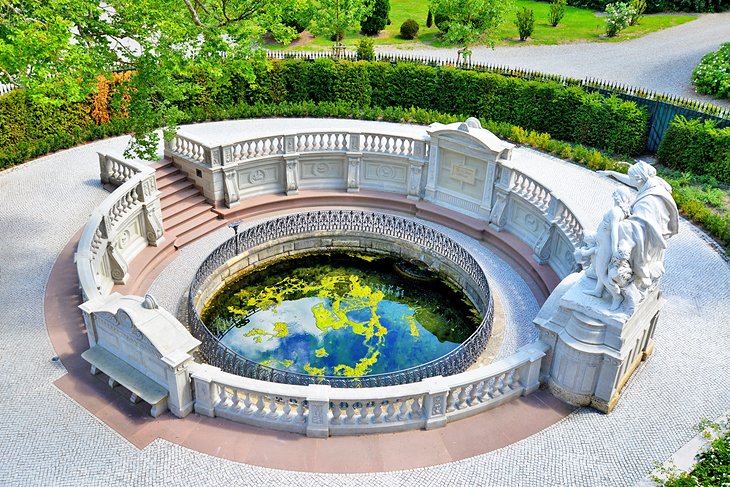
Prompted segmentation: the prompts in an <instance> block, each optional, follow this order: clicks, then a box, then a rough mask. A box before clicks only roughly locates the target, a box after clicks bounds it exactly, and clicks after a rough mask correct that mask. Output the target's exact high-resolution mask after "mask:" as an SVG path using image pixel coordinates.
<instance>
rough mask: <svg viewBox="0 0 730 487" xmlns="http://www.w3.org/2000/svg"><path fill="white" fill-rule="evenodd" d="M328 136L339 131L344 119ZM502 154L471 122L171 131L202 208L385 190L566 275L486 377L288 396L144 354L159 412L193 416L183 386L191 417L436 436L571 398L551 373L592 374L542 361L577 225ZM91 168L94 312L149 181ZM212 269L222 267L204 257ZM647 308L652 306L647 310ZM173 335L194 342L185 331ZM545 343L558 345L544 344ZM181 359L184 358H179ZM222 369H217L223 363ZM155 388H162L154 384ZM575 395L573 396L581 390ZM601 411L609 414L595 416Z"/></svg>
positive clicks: (144, 174) (130, 238)
mask: <svg viewBox="0 0 730 487" xmlns="http://www.w3.org/2000/svg"><path fill="white" fill-rule="evenodd" d="M342 126H343V128H344V127H347V125H346V123H345V122H343V123H342ZM512 148H513V146H512V145H511V144H508V143H506V142H503V141H501V140H499V139H498V138H496V137H495V136H494V135H493V134H491V133H490V132H488V131H486V130H483V129H482V128H481V127H480V126H479V125H478V121H474V120H472V119H470V120H467V121H466V122H464V123H461V124H450V125H439V124H434V125H432V126H430V127H429V128H428V129H427V130H426V133H425V134H424V135H423V136H422V137H418V136H410V137H405V136H401V135H398V134H389V133H375V132H372V131H348V130H344V129H343V130H322V131H300V132H296V133H280V134H275V133H274V134H270V135H265V136H261V135H260V134H259V135H258V136H256V137H251V138H248V139H243V140H239V141H237V142H234V143H230V144H226V145H218V146H215V145H213V146H211V145H206V144H205V143H203V142H200V141H197V140H195V139H194V138H191V137H188V136H185V135H183V134H180V135H178V136H177V137H176V138H174V139H173V140H172V141H170V142H169V143H168V144H167V145H166V149H165V152H166V154H167V155H168V156H169V157H171V158H172V159H173V162H174V163H175V164H176V165H177V166H178V167H180V168H181V169H182V170H183V171H185V172H186V173H187V175H188V176H189V177H190V178H191V179H192V180H193V181H194V182H195V183H196V184H197V185H198V186H199V187H201V188H203V191H204V193H205V195H206V197H208V199H209V200H211V201H213V202H218V203H224V204H225V205H227V206H229V207H232V206H236V205H237V204H239V202H240V201H241V199H243V198H249V197H255V196H260V195H266V194H280V195H281V194H283V193H286V194H296V193H297V192H298V191H299V190H300V189H302V190H305V189H309V190H312V189H340V190H346V191H348V192H357V191H360V190H361V189H371V190H377V191H385V192H391V193H394V194H396V195H399V196H401V197H403V198H407V199H409V200H411V201H415V203H414V204H415V205H417V207H418V202H420V201H425V202H428V203H430V204H433V205H437V206H441V207H444V208H448V209H451V210H454V211H456V212H458V213H461V214H463V215H465V216H468V217H471V218H474V219H476V220H475V221H479V220H481V221H482V222H484V224H488V225H489V226H490V227H491V228H493V229H495V230H496V231H506V232H508V233H511V234H512V235H514V236H515V237H516V238H518V239H520V240H522V241H523V242H525V243H526V244H527V245H529V246H530V247H531V248H532V249H533V258H534V259H535V260H536V261H537V262H538V263H540V264H545V265H549V266H550V267H551V268H552V269H553V270H554V271H555V273H556V274H557V275H558V276H559V277H561V278H566V279H565V280H564V283H563V284H561V289H560V290H559V291H556V293H554V294H555V296H551V297H550V298H549V299H548V302H547V303H546V305H545V306H544V307H543V310H541V314H540V315H538V317H536V319H535V322H536V323H537V324H538V326H540V327H541V330H542V337H541V340H540V341H538V342H536V343H534V344H531V345H529V346H527V347H523V348H522V349H520V350H519V351H518V352H517V353H515V354H514V355H512V356H511V357H508V358H506V359H504V360H500V361H498V362H495V363H493V364H491V365H489V366H487V367H482V368H479V369H475V370H471V371H467V372H462V373H457V374H455V375H449V376H442V375H435V376H431V377H428V378H425V379H423V380H421V381H419V382H412V383H404V384H401V385H389V384H386V385H384V386H383V387H372V388H362V389H358V388H354V389H342V388H337V387H332V386H330V385H325V384H322V383H316V381H312V382H314V383H309V385H293V384H291V383H286V382H287V381H284V383H275V382H268V381H260V380H258V379H257V378H249V377H243V376H241V375H232V374H229V373H227V372H224V371H223V370H221V369H220V368H218V367H216V366H213V365H210V364H199V363H196V362H195V361H194V360H193V359H192V358H188V357H190V355H185V354H177V355H179V357H177V358H176V359H175V360H173V361H170V360H168V361H169V362H170V363H169V364H168V363H167V362H165V361H164V359H163V358H159V357H158V358H157V359H156V360H163V363H164V364H166V365H165V366H167V367H168V368H169V367H172V368H171V369H170V370H171V371H172V372H169V373H168V376H167V379H166V381H167V384H168V386H167V388H168V391H169V394H170V398H171V399H170V400H171V404H173V405H175V406H174V407H171V409H172V410H173V412H174V413H175V414H177V415H179V416H184V415H186V414H187V413H188V412H189V410H190V409H191V408H192V407H193V406H192V402H190V404H189V405H188V402H186V401H188V399H187V398H192V397H193V394H192V391H191V388H192V389H194V391H195V394H194V397H195V400H194V408H195V410H196V411H197V412H199V413H200V414H205V415H209V416H219V417H225V418H228V419H231V420H234V421H239V422H242V423H248V424H253V425H257V426H262V427H268V428H273V429H278V430H282V431H292V432H299V433H304V434H307V435H310V436H318V437H323V436H329V435H345V434H362V433H371V432H381V431H401V430H406V429H418V428H435V427H439V426H443V425H445V424H447V423H448V422H449V421H452V420H456V419H459V418H462V417H465V416H469V415H472V414H475V413H477V412H479V411H482V410H484V409H489V408H492V407H496V406H497V405H499V404H502V403H504V402H506V401H509V400H510V399H512V398H514V397H517V396H519V395H524V394H529V393H530V392H532V391H534V390H535V389H536V388H537V387H538V386H539V384H540V381H541V380H542V381H543V382H549V384H550V385H551V387H552V390H555V391H558V393H559V394H562V395H561V396H560V397H564V398H565V399H566V400H568V401H571V400H572V398H573V396H574V395H575V394H574V393H573V391H574V390H577V389H576V388H577V387H578V386H580V387H583V386H584V385H585V384H583V382H581V384H578V386H576V385H575V384H573V383H568V382H566V380H567V379H566V380H563V379H565V377H564V376H565V374H562V375H560V374H558V375H556V370H557V369H556V367H557V368H560V370H563V369H564V368H565V367H569V368H571V370H573V371H574V372H575V374H578V375H579V376H580V377H584V376H586V377H587V375H586V374H589V373H591V371H592V370H593V369H591V367H594V365H595V364H594V363H593V362H590V363H589V361H585V360H583V361H577V362H575V361H574V362H575V363H573V362H570V363H568V362H569V361H566V360H568V359H569V358H570V356H569V354H567V353H564V351H563V352H560V350H558V352H560V353H561V355H560V356H559V357H558V359H556V358H555V353H556V348H557V347H558V346H563V345H562V344H563V343H564V342H565V343H567V342H566V341H565V340H566V339H564V338H565V337H563V336H562V335H561V334H560V333H559V332H560V330H557V329H556V330H552V329H550V328H549V326H548V325H549V323H548V316H549V314H550V313H552V312H553V311H554V310H556V309H557V308H558V303H562V302H563V301H565V299H564V297H563V295H564V294H565V286H566V285H567V284H565V283H567V282H568V281H570V279H572V278H573V276H574V274H572V273H573V271H574V268H575V261H574V258H573V251H574V249H575V247H576V246H577V245H579V244H580V243H581V241H582V239H583V227H582V225H581V223H580V221H579V220H578V219H577V218H576V216H575V215H574V214H573V213H572V211H571V210H570V208H568V206H567V205H566V204H565V203H564V201H563V200H562V199H561V198H560V196H559V195H558V194H556V193H555V192H554V191H552V190H551V189H550V188H548V187H546V186H544V185H543V184H541V183H540V182H539V181H537V180H535V179H534V178H531V177H530V176H528V175H527V174H525V173H524V172H522V171H520V170H519V169H518V168H517V167H516V166H515V165H514V164H513V163H512V161H511V152H512ZM100 166H101V169H102V181H104V183H105V184H108V185H111V186H117V188H116V189H115V190H114V192H113V193H112V194H111V195H110V196H109V197H108V198H107V199H106V200H105V201H104V202H103V203H102V204H101V205H100V206H99V208H97V209H96V210H95V212H94V213H93V214H92V216H91V218H90V220H89V222H88V224H87V225H86V227H85V228H84V231H83V233H82V236H81V239H80V242H79V247H78V249H79V250H78V252H77V255H76V262H77V268H78V273H79V280H80V283H81V287H82V291H83V294H84V297H85V298H86V299H89V300H92V301H94V303H93V304H94V307H93V309H97V310H102V309H105V308H103V306H107V304H108V303H107V302H106V301H107V300H108V299H111V298H110V297H109V296H108V295H109V293H110V290H111V286H112V285H113V284H114V283H119V282H124V280H125V279H126V269H127V266H126V263H127V262H129V261H130V260H131V259H133V258H134V256H135V255H136V254H137V253H138V252H139V251H140V250H141V249H142V248H144V246H146V245H155V244H156V243H158V242H159V241H160V239H161V238H162V225H161V215H160V212H159V192H158V191H157V189H156V187H155V182H154V173H153V172H152V171H151V170H150V169H148V168H146V167H144V166H139V165H137V164H135V163H128V162H125V161H123V160H121V159H119V158H114V157H112V156H100ZM429 211H433V210H429ZM301 215H302V214H300V216H298V218H300V219H302V218H303V219H304V220H302V222H300V223H302V224H301V225H299V226H301V227H302V230H303V231H306V230H307V228H308V227H307V225H310V226H311V222H309V223H308V220H306V218H307V217H305V216H301ZM271 225H273V223H271V222H269V226H271ZM271 232H273V227H272V228H269V227H266V224H264V227H263V228H262V230H261V232H259V233H257V234H256V235H252V236H251V237H252V238H254V239H256V238H258V239H260V240H262V241H267V239H269V238H270V237H271V236H273V234H271V235H269V234H270V233H271ZM404 232H405V233H409V231H406V230H404ZM405 233H404V235H405ZM400 237H403V235H400ZM239 238H243V236H242V235H241V236H239ZM231 241H233V239H232V240H231ZM257 242H258V240H257ZM219 253H220V255H219V256H218V257H220V259H222V260H223V261H226V260H227V259H228V258H229V257H230V256H228V255H227V254H228V251H227V250H226V251H225V252H224V251H222V250H221V251H220V252H219ZM224 254H225V255H224ZM211 258H213V260H216V257H215V256H213V255H212V256H211ZM215 264H216V267H217V266H218V265H220V264H222V262H218V261H217V260H216V262H215ZM566 276H568V277H566ZM201 279H204V278H203V277H202V276H199V277H197V278H196V281H195V282H194V283H193V285H194V286H199V285H200V284H201V282H202V281H201ZM96 298H98V299H96ZM115 299H118V298H115ZM139 299H141V298H139ZM654 301H656V303H657V306H655V308H657V307H658V306H659V305H660V304H661V303H660V300H658V299H657V300H654ZM655 311H656V310H655V309H654V308H652V309H648V307H647V310H645V312H643V314H641V315H637V316H636V317H635V318H636V319H635V320H634V321H636V322H637V324H633V322H630V323H629V326H625V327H623V328H621V329H618V328H616V330H613V329H612V331H611V335H610V337H609V338H611V340H613V341H615V342H616V343H615V344H614V343H613V342H612V346H613V347H614V348H617V347H618V348H620V349H621V351H620V353H615V354H613V355H611V357H609V359H608V360H609V362H610V364H609V365H610V367H608V368H610V369H611V370H609V372H611V371H614V369H615V371H617V372H616V374H613V375H611V374H608V373H606V374H603V375H601V376H600V377H599V378H598V383H599V385H600V386H601V387H603V385H605V384H608V382H610V380H609V379H610V377H609V375H610V376H611V377H613V376H618V377H620V378H621V377H623V378H622V379H620V380H621V381H624V380H625V379H626V378H627V377H628V376H629V375H630V372H631V370H633V368H635V367H636V365H637V364H638V361H639V360H640V359H641V357H643V356H645V355H646V354H645V353H644V352H643V351H644V349H646V348H648V347H649V346H648V345H646V344H645V342H646V343H648V342H649V340H650V335H651V333H648V334H647V332H646V330H645V328H646V327H645V326H643V323H644V322H650V324H651V329H653V327H654V325H655V323H656V312H655ZM92 313H94V311H93V310H92V307H89V308H88V310H87V312H86V314H87V315H88V316H85V318H86V320H87V327H88V326H90V325H89V323H92V324H94V323H96V322H95V321H94V317H93V316H92ZM160 313H162V311H160ZM651 313H654V314H651ZM650 314H651V316H650ZM644 315H646V316H644ZM639 322H641V323H639ZM134 326H136V325H134ZM642 333H643V334H642ZM184 334H186V339H187V338H190V339H192V340H194V338H193V337H192V336H190V335H189V333H188V332H187V331H185V333H184ZM563 335H564V334H563ZM90 336H91V335H90ZM94 336H95V335H94ZM607 336H608V335H607ZM647 336H648V337H649V338H646V337H647ZM642 337H643V338H642ZM181 338H182V337H181ZM558 338H561V339H562V340H563V341H562V342H560V343H558V341H559V340H558ZM190 343H192V344H194V343H196V342H194V341H190ZM634 343H636V346H634ZM212 345H213V341H210V343H208V342H204V343H202V344H201V345H200V348H199V353H200V354H201V355H202V356H206V355H212V353H213V352H212ZM629 345H630V346H631V347H629ZM618 348H617V349H618ZM624 348H626V350H624ZM629 348H631V350H630V351H627V350H629ZM187 352H189V353H190V354H192V350H188V351H187ZM187 352H186V353H187ZM624 352H626V353H624ZM640 352H641V353H640ZM601 353H603V352H601ZM231 355H232V354H231ZM594 355H595V354H594ZM604 355H606V354H605V353H604ZM609 355H610V354H609ZM614 355H615V356H614ZM566 357H567V358H566ZM183 358H184V360H183ZM178 359H180V360H178ZM222 360H223V362H225V361H226V360H228V358H227V355H226V356H225V357H223V358H222ZM153 362H154V360H153ZM170 364H174V366H173V365H170ZM561 364H562V365H561ZM565 364H567V365H565ZM218 365H221V363H219V364H218ZM586 367H587V368H586ZM604 368H606V367H604ZM608 368H606V370H608ZM541 369H542V371H541ZM574 369H575V370H574ZM165 370H167V369H165ZM593 373H594V375H595V371H593ZM541 374H542V375H541ZM575 374H573V375H575ZM573 375H571V377H573ZM578 375H576V377H577V376H578ZM604 375H605V377H604ZM591 377H592V376H591ZM315 379H316V378H315ZM157 382H158V384H162V383H163V382H164V381H162V380H161V379H160V378H158V381H157ZM584 382H585V381H584ZM604 383H605V384H604ZM589 385H590V384H589ZM594 385H595V384H594ZM613 385H614V386H616V381H614V383H613ZM619 386H620V384H619ZM606 387H608V386H606ZM614 388H615V387H614ZM578 392H579V393H581V394H582V393H583V391H582V389H581V390H579V391H578ZM586 394H588V393H586ZM584 395H585V394H584ZM601 397H603V396H601ZM175 398H177V399H175ZM612 401H614V399H612ZM611 404H615V402H611ZM598 406H601V404H599V405H598ZM599 408H600V407H599ZM606 409H610V404H609V407H607V408H603V409H602V410H606Z"/></svg>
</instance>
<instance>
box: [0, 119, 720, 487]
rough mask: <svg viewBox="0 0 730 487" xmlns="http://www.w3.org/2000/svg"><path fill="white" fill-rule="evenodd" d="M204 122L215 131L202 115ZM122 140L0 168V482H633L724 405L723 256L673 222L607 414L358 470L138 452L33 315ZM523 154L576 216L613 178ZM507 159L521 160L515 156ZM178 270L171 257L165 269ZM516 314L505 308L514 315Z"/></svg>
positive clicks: (583, 413)
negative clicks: (437, 458) (656, 299)
mask: <svg viewBox="0 0 730 487" xmlns="http://www.w3.org/2000/svg"><path fill="white" fill-rule="evenodd" d="M289 123H292V122H291V121H287V122H286V123H282V125H287V126H288V124H289ZM208 128H209V129H215V128H214V127H213V124H211V126H208ZM124 143H125V140H124V138H116V139H110V140H106V141H101V142H96V143H94V144H90V145H87V146H83V147H79V148H74V149H71V150H68V151H63V152H59V153H56V154H53V155H51V156H47V157H44V158H41V159H39V160H37V161H34V162H32V163H29V164H25V165H23V166H20V167H18V168H16V169H13V170H9V171H4V172H2V173H0V222H2V225H0V242H2V245H0V333H2V337H3V339H2V340H1V341H0V384H1V386H0V390H1V391H2V394H0V407H1V408H2V412H3V414H2V415H0V483H2V484H3V485H13V486H15V485H19V486H21V485H22V486H27V485H44V486H45V485H73V486H77V485H103V486H112V485H114V486H116V485H135V486H136V485H139V486H147V485H185V486H193V485H226V484H232V485H265V484H268V485H273V484H276V485H281V484H284V485H323V484H327V485H333V486H334V485H353V486H355V485H358V486H359V485H388V486H390V485H406V484H409V485H497V486H512V485H525V486H527V485H535V486H543V485H580V486H583V485H585V486H600V485H605V486H620V485H633V484H634V483H636V482H637V481H639V480H640V479H642V478H643V477H644V476H645V475H646V474H647V473H648V472H649V471H650V470H651V469H652V466H653V462H654V461H656V460H660V461H663V460H665V459H666V458H668V457H669V456H670V455H671V454H672V453H673V452H674V451H676V450H677V449H678V448H679V447H681V446H682V445H683V444H684V443H685V442H686V441H688V440H689V439H690V438H692V437H693V436H694V434H695V433H694V430H693V426H694V425H695V424H696V423H697V421H698V420H699V419H700V418H702V417H706V418H715V417H718V416H719V415H720V414H721V413H723V412H724V411H727V410H730V395H728V390H730V374H728V373H727V362H728V359H729V358H730V356H729V355H730V353H729V352H728V344H729V343H730V319H729V318H728V313H727V310H728V308H729V307H730V306H729V305H730V284H729V283H730V266H728V264H727V263H726V262H725V261H724V259H723V258H722V257H721V256H719V255H718V254H717V253H716V251H715V250H713V249H712V248H711V247H710V246H709V245H708V244H707V243H706V242H705V240H703V238H701V237H700V236H698V234H697V233H696V232H695V231H693V230H692V229H691V227H690V225H688V224H687V223H686V222H682V224H681V228H680V234H679V235H677V236H676V237H674V238H673V239H672V240H671V241H670V244H669V249H668V251H667V254H666V267H667V273H666V276H665V278H664V280H663V282H662V287H663V289H664V295H665V297H666V299H667V303H666V306H665V308H664V310H663V312H662V317H661V320H660V323H659V326H658V328H657V331H656V343H657V346H656V351H655V353H654V355H653V357H652V358H651V360H649V361H648V362H646V363H645V364H644V365H642V366H641V367H640V368H639V370H638V372H637V373H636V375H635V376H634V377H633V378H632V380H631V381H630V382H629V385H628V386H627V388H626V390H625V392H624V394H623V397H622V399H621V401H620V402H619V404H618V407H617V408H616V410H615V411H614V412H613V413H611V414H610V415H602V414H600V413H597V412H594V411H592V410H589V409H579V410H577V411H576V412H575V413H573V414H571V415H570V416H568V417H567V418H566V419H564V420H563V421H561V422H559V423H557V424H555V425H553V426H551V427H550V428H548V429H546V430H544V431H542V432H540V433H538V434H536V435H534V436H532V437H530V438H528V439H526V440H523V441H521V442H519V443H516V444H513V445H511V446H509V447H506V448H503V449H501V450H498V451H495V452H491V453H487V454H484V455H479V456H477V457H473V458H470V459H467V460H462V461H459V462H454V463H449V464H445V465H439V466H434V467H429V468H422V469H415V470H407V471H397V472H385V473H379V474H367V475H364V474H357V475H334V474H310V473H300V472H289V471H281V470H272V469H267V468H262V467H254V466H249V465H242V464H238V463H234V462H230V461H226V460H221V459H218V458H214V457H210V456H207V455H203V454H199V453H196V452H194V451H191V450H188V449H185V448H182V447H179V446H177V445H174V444H171V443H169V442H167V441H164V440H157V441H155V442H153V443H152V444H150V445H149V446H148V447H146V448H145V449H143V450H137V449H136V448H135V447H133V446H132V445H130V444H129V443H128V442H126V441H125V440H124V439H122V438H120V437H119V436H118V435H117V434H116V433H114V432H113V431H111V430H110V429H108V428H107V427H106V426H104V425H103V424H102V423H101V422H100V421H99V420H97V419H96V418H95V417H94V416H92V415H91V414H89V413H88V412H87V411H86V410H85V409H83V408H81V407H79V406H78V405H77V404H76V403H74V402H73V401H71V400H70V399H69V398H67V397H66V396H65V395H64V394H62V393H61V392H59V391H58V390H57V389H56V388H55V387H54V386H53V385H52V382H53V381H54V380H55V379H56V378H58V377H60V376H61V375H62V374H64V369H63V367H62V365H58V364H55V363H53V362H51V357H52V356H53V355H54V351H53V349H52V347H51V346H50V342H49V340H48V336H47V333H46V329H45V323H44V316H43V294H44V289H45V285H46V282H47V280H48V276H49V273H50V270H51V267H52V265H53V262H54V261H55V259H56V257H57V255H58V253H59V252H60V251H61V249H62V248H63V247H64V246H65V244H66V243H67V242H68V241H69V240H70V239H71V237H72V236H73V235H74V234H75V233H76V232H77V230H78V229H79V228H80V227H81V226H82V225H83V224H84V223H85V222H86V220H87V218H88V216H89V214H90V213H91V211H92V209H93V208H94V207H95V206H97V205H98V204H99V203H100V202H101V201H102V200H103V199H104V197H105V196H106V195H107V193H106V192H104V191H103V190H102V189H101V188H100V184H99V180H98V163H97V158H96V154H95V152H96V151H105V150H116V151H120V150H121V149H122V148H123V145H124ZM520 152H522V149H520ZM527 153H529V154H531V155H534V156H535V157H533V158H527V157H525V158H524V159H525V160H524V165H525V167H524V168H523V167H521V169H523V170H525V171H526V172H527V171H534V174H541V175H542V176H541V177H543V176H544V180H545V181H546V182H547V181H550V183H549V184H548V185H549V186H551V188H552V189H554V190H555V191H557V192H559V193H560V195H561V198H564V199H565V200H566V201H567V202H568V204H569V206H570V207H571V208H573V209H574V210H575V211H576V213H577V214H579V216H580V217H581V218H583V216H584V215H589V214H594V212H595V214H597V215H599V216H598V217H596V218H595V221H597V219H598V218H599V217H600V215H601V214H602V213H603V212H604V211H605V209H606V208H607V207H608V205H609V204H610V203H609V197H608V193H607V191H610V187H611V186H612V185H613V184H612V183H610V182H608V181H607V180H605V179H603V178H600V177H599V176H597V175H595V174H593V173H591V172H590V171H587V170H585V169H582V168H579V167H576V166H572V165H568V164H564V163H560V162H558V161H556V160H555V159H554V158H550V157H542V156H538V155H536V153H533V152H532V151H525V154H527ZM528 159H530V160H528ZM516 160H519V161H522V155H520V157H516ZM521 164H522V162H521ZM553 182H554V183H555V186H552V184H553ZM584 212H585V213H584ZM219 235H220V237H219ZM215 237H216V238H225V234H224V233H223V232H221V233H220V234H216V235H215ZM211 238H213V237H211ZM201 242H202V241H201ZM201 245H202V244H201ZM197 251H198V252H201V254H200V255H198V256H193V255H192V254H193V252H195V250H194V247H190V249H186V250H185V251H183V253H182V255H181V256H180V257H179V259H192V260H195V259H199V258H200V256H202V255H204V252H202V251H201V250H197ZM188 254H190V255H188ZM175 267H176V266H175V265H174V263H173V265H172V266H171V267H170V269H169V270H168V271H167V272H174V269H175ZM495 272H496V273H497V275H499V273H500V272H501V271H499V270H497V271H495ZM517 291H518V289H517V290H515V292H517ZM505 292H508V291H505ZM164 299H165V300H169V299H174V295H170V296H165V297H164ZM165 302H167V301H165ZM524 318H525V317H524V316H514V317H513V319H514V320H515V322H524ZM517 336H519V334H518V335H517ZM352 453H353V455H357V454H358V452H357V451H353V452H352Z"/></svg>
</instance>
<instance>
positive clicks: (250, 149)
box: [246, 141, 256, 159]
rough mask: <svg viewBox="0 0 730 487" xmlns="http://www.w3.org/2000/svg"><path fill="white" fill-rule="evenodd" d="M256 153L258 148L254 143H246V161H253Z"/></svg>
mask: <svg viewBox="0 0 730 487" xmlns="http://www.w3.org/2000/svg"><path fill="white" fill-rule="evenodd" d="M255 153H256V148H255V147H254V142H251V141H248V142H246V159H251V158H252V157H253V156H254V154H255Z"/></svg>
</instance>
